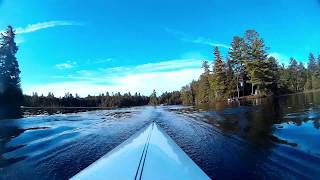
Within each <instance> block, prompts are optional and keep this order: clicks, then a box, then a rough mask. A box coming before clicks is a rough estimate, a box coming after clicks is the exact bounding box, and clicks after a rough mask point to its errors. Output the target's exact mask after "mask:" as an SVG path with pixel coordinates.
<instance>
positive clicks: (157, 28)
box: [0, 0, 320, 96]
mask: <svg viewBox="0 0 320 180" xmlns="http://www.w3.org/2000/svg"><path fill="white" fill-rule="evenodd" d="M319 19H320V3H319V1H318V0H305V1H301V0H269V1H262V0H243V1H240V0H198V1H185V0H184V1H183V0H154V1H147V0H136V1H132V0H131V1H130V0H113V1H111V0H109V1H107V0H90V1H89V0H67V1H66V0H46V1H43V0H0V30H1V29H2V30H3V29H5V27H6V26H7V25H9V24H10V25H12V26H13V27H14V28H16V33H17V38H16V41H17V42H18V44H19V47H20V50H19V52H18V58H19V63H20V67H21V71H22V73H21V79H22V88H23V91H24V92H25V93H27V94H31V93H32V92H33V91H37V92H39V93H44V94H47V93H48V92H53V93H55V94H56V95H58V96H61V95H63V94H64V93H65V92H72V93H79V94H80V95H82V96H86V95H87V94H89V93H90V94H99V93H103V92H106V91H109V92H118V91H120V92H122V93H123V92H127V91H131V92H135V91H139V92H141V93H143V94H146V95H149V94H150V93H151V91H152V90H153V89H157V90H158V92H159V93H161V92H163V91H166V90H167V91H172V90H179V89H180V87H181V86H182V85H185V84H187V83H188V82H190V81H191V80H192V79H196V78H197V77H198V76H199V74H200V73H201V69H200V67H201V61H203V60H206V59H208V60H210V61H211V60H212V59H213V57H212V48H213V46H216V45H217V46H220V48H221V50H222V52H223V53H226V50H227V48H228V46H229V44H230V42H231V40H232V37H233V36H234V35H242V34H243V32H244V31H245V30H246V29H256V30H257V31H258V32H259V33H260V34H261V36H262V37H263V38H264V39H265V42H266V44H267V46H269V47H270V50H269V53H270V54H271V55H274V56H275V57H276V58H278V60H279V61H280V62H281V63H286V62H287V61H288V59H289V57H291V56H293V57H295V58H297V59H298V60H300V61H302V62H305V61H306V59H307V57H308V54H309V52H314V53H316V54H318V53H319V52H320V46H319V42H320V23H319Z"/></svg>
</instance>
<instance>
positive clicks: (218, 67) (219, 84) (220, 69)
mask: <svg viewBox="0 0 320 180" xmlns="http://www.w3.org/2000/svg"><path fill="white" fill-rule="evenodd" d="M213 54H214V66H213V73H214V79H215V83H216V85H215V88H216V90H215V92H216V97H222V96H223V95H224V94H225V92H226V71H225V70H226V68H225V63H224V62H223V60H222V57H221V54H220V51H219V48H218V47H215V48H214V50H213Z"/></svg>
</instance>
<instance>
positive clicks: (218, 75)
mask: <svg viewBox="0 0 320 180" xmlns="http://www.w3.org/2000/svg"><path fill="white" fill-rule="evenodd" d="M268 50H269V48H268V47H266V45H265V43H264V40H263V39H262V38H261V37H260V35H259V33H258V32H256V31H255V30H247V31H246V32H245V33H244V36H243V37H240V36H234V37H233V40H232V43H231V46H230V49H229V51H228V53H227V54H226V56H225V58H223V56H222V55H221V53H220V50H219V48H218V47H214V50H213V55H214V60H213V62H212V63H211V64H212V66H210V63H209V62H208V61H204V62H203V64H202V68H203V70H204V72H203V73H202V75H201V76H200V77H199V79H198V80H195V81H192V82H191V83H190V84H188V85H186V86H184V87H183V88H182V89H181V101H182V103H183V104H186V105H200V104H207V103H212V102H215V101H221V100H226V99H229V100H232V101H233V100H237V99H239V98H241V97H248V96H249V97H251V98H255V97H257V98H258V97H265V96H270V95H275V96H278V95H283V94H291V93H297V92H304V91H312V90H318V89H320V55H318V57H317V58H316V56H315V55H314V54H313V53H310V54H309V59H308V64H307V67H305V65H304V64H303V63H302V62H298V61H297V60H296V59H295V58H293V57H291V58H290V59H289V65H288V66H286V65H284V64H279V63H278V60H277V59H276V58H275V57H272V56H270V55H269V54H268V53H267V52H268Z"/></svg>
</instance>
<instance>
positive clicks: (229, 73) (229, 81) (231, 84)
mask: <svg viewBox="0 0 320 180" xmlns="http://www.w3.org/2000/svg"><path fill="white" fill-rule="evenodd" d="M225 85H226V95H227V96H228V97H229V98H232V97H234V95H235V93H236V92H238V93H237V94H238V97H239V88H238V80H237V77H236V75H235V73H234V71H233V68H232V62H231V60H230V59H229V58H227V68H226V83H225Z"/></svg>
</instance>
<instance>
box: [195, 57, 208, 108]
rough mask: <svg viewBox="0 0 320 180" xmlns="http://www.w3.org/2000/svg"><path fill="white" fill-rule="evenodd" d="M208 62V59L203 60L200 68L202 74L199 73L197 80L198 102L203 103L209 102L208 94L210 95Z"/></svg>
mask: <svg viewBox="0 0 320 180" xmlns="http://www.w3.org/2000/svg"><path fill="white" fill-rule="evenodd" d="M209 67H210V66H209V63H208V61H203V64H202V68H203V74H201V76H200V79H199V82H198V96H197V99H198V103H200V104H205V103H209V95H210V83H209V76H210V70H209Z"/></svg>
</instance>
